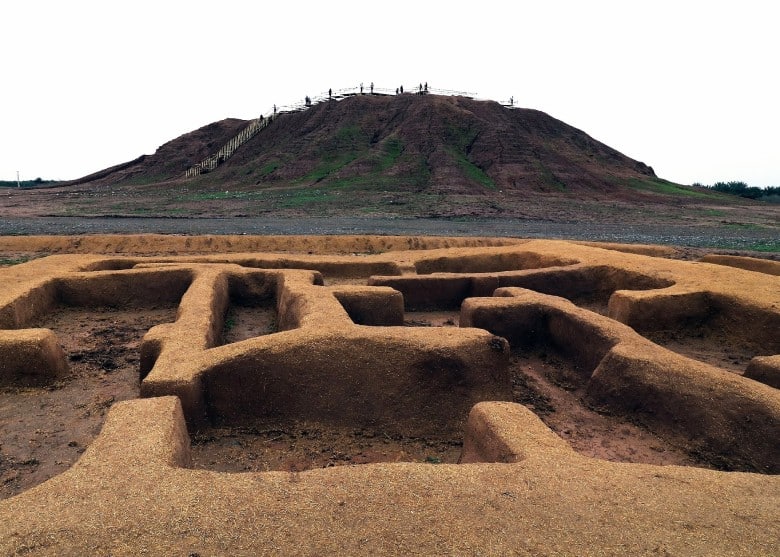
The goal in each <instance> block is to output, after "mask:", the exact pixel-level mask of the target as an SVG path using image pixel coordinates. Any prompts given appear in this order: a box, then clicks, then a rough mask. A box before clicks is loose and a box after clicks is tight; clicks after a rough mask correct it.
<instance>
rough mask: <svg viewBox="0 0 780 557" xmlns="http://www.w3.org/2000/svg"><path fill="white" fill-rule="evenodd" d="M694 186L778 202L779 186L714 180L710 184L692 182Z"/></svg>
mask: <svg viewBox="0 0 780 557" xmlns="http://www.w3.org/2000/svg"><path fill="white" fill-rule="evenodd" d="M693 186H694V187H698V188H706V189H710V190H714V191H718V192H721V193H726V194H729V195H737V196H739V197H745V198H747V199H755V200H757V201H767V202H769V203H780V187H774V186H770V187H768V188H758V187H755V186H748V185H747V184H746V183H745V182H737V181H732V182H715V183H714V184H713V185H711V186H705V185H702V184H700V183H698V182H697V183H695V184H693Z"/></svg>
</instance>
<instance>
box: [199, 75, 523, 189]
mask: <svg viewBox="0 0 780 557" xmlns="http://www.w3.org/2000/svg"><path fill="white" fill-rule="evenodd" d="M400 93H401V91H400V90H399V89H387V88H384V87H372V86H369V87H364V86H363V85H361V86H360V87H348V88H346V89H339V90H337V91H332V90H331V91H326V92H324V93H320V94H319V95H317V96H315V97H311V98H309V99H308V102H306V101H304V102H300V103H296V104H291V105H285V106H280V107H277V106H274V108H273V110H272V111H269V112H268V114H267V115H263V116H260V117H259V118H256V119H254V120H251V121H250V122H249V124H247V126H246V127H245V128H244V129H243V130H241V131H240V132H239V133H238V135H236V136H235V137H233V138H232V139H231V140H230V141H228V142H227V143H226V144H225V145H223V146H222V147H221V148H220V149H219V151H217V152H216V153H214V154H213V155H209V156H208V157H206V158H205V159H203V160H202V161H200V162H199V163H197V164H196V165H194V166H192V167H190V168H189V169H187V171H186V172H185V173H184V177H185V178H194V177H195V176H198V175H199V174H205V173H206V172H210V171H212V170H214V169H215V168H217V167H218V166H219V165H220V164H222V163H223V162H225V161H226V160H227V159H228V158H230V157H231V156H232V155H233V153H235V152H236V150H237V149H238V148H239V147H241V145H243V144H244V143H246V142H247V141H249V140H250V139H252V138H253V137H254V136H255V135H257V134H258V133H259V132H260V131H261V130H262V129H263V128H265V127H267V126H268V124H270V123H271V121H272V120H273V119H274V118H276V117H277V116H278V115H280V114H290V113H292V112H301V111H303V110H306V109H308V108H311V107H312V106H314V105H315V104H319V103H322V102H327V101H340V100H343V99H346V98H348V97H354V96H357V95H382V96H389V95H397V94H400ZM403 94H405V95H407V94H408V95H419V94H434V95H447V96H461V97H468V98H476V97H477V95H476V94H474V93H466V92H463V91H452V90H449V89H434V88H428V87H427V84H426V86H425V87H423V86H422V85H420V86H418V87H412V88H411V89H404V90H403ZM500 104H502V105H503V106H505V107H507V108H517V107H516V106H515V105H514V102H513V101H510V102H505V101H501V102H500Z"/></svg>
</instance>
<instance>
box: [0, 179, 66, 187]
mask: <svg viewBox="0 0 780 557" xmlns="http://www.w3.org/2000/svg"><path fill="white" fill-rule="evenodd" d="M58 182H59V180H44V179H43V178H36V179H35V180H20V181H19V182H17V181H16V180H0V188H18V187H22V188H38V187H41V186H47V185H52V184H56V183H58Z"/></svg>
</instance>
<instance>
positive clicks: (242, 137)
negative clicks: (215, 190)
mask: <svg viewBox="0 0 780 557" xmlns="http://www.w3.org/2000/svg"><path fill="white" fill-rule="evenodd" d="M269 121H270V120H269V119H267V118H265V117H262V116H261V117H260V118H256V119H255V120H252V121H250V122H249V124H248V125H247V126H246V127H245V128H244V129H243V130H241V131H240V132H239V133H238V135H236V136H235V137H233V138H232V139H231V140H230V141H228V142H227V143H226V144H225V145H223V146H222V148H220V150H219V151H217V152H216V153H214V154H213V155H210V156H208V157H206V158H205V159H203V160H202V161H200V162H199V163H198V164H196V165H195V166H193V167H191V168H189V169H188V170H187V172H186V173H185V174H184V177H185V178H194V177H195V176H197V175H198V174H203V173H205V172H209V171H211V170H214V169H215V168H216V167H217V166H219V165H220V164H221V163H223V162H225V161H226V160H227V159H228V158H229V157H230V156H231V155H232V154H233V153H235V152H236V149H238V148H239V147H241V145H243V144H244V143H246V142H247V141H249V140H250V139H252V138H253V137H254V136H255V135H256V134H257V132H259V131H260V130H262V129H263V128H264V127H266V126H267V125H268V122H269Z"/></svg>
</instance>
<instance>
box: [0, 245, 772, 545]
mask: <svg viewBox="0 0 780 557" xmlns="http://www.w3.org/2000/svg"><path fill="white" fill-rule="evenodd" d="M674 252H675V250H674V248H668V247H657V246H628V245H625V246H622V245H615V244H593V243H575V242H567V241H552V240H519V239H506V238H504V239H490V238H436V237H384V236H348V237H347V236H321V237H303V236H300V237H261V236H195V237H185V236H156V235H138V236H99V235H95V236H80V237H0V255H2V256H3V257H6V258H7V260H8V261H13V262H15V263H16V264H14V265H8V266H5V267H2V268H0V423H1V424H2V428H3V429H2V437H0V554H3V555H27V554H34V555H84V554H95V555H144V554H149V555H191V556H194V555H200V556H205V555H264V554H269V555H271V554H273V555H335V554H339V555H341V554H351V555H375V554H393V555H398V554H404V555H406V554H456V555H493V554H496V555H508V554H512V555H515V554H517V555H557V554H565V555H608V554H620V555H716V554H717V555H751V556H754V555H776V554H777V550H778V544H779V543H780V480H778V477H777V474H778V472H780V391H778V388H779V387H780V276H778V275H780V263H777V262H772V261H757V260H752V259H750V258H744V257H733V256H716V255H709V256H707V257H706V258H704V260H703V261H697V262H691V261H682V260H679V259H675V253H674Z"/></svg>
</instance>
